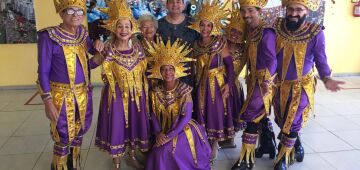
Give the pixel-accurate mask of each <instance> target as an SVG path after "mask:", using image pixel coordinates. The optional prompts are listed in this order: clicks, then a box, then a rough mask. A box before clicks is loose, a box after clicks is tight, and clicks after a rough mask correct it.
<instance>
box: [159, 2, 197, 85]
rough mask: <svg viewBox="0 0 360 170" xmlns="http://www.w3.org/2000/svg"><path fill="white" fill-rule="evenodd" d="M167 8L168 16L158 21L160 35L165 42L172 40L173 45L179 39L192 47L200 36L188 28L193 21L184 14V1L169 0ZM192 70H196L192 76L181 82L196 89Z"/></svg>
mask: <svg viewBox="0 0 360 170" xmlns="http://www.w3.org/2000/svg"><path fill="white" fill-rule="evenodd" d="M166 8H167V9H168V13H167V15H166V16H165V17H163V18H161V19H159V21H158V22H159V28H158V30H157V32H158V34H159V35H160V36H161V38H162V39H163V40H164V41H165V42H166V41H167V40H168V39H170V41H171V43H173V42H174V41H175V40H176V39H177V38H179V39H181V40H182V41H184V42H186V43H188V44H189V45H192V44H193V43H194V41H195V40H196V39H197V38H198V37H199V34H198V33H197V32H196V31H195V30H192V29H190V28H188V26H189V25H190V22H191V21H192V20H193V19H192V18H190V17H188V16H186V15H185V14H183V13H182V12H183V11H184V9H185V4H184V0H167V1H166ZM188 66H189V65H188ZM189 67H190V66H189ZM192 70H194V69H193V68H192V67H191V69H190V71H189V73H190V75H189V76H186V77H182V78H180V80H181V81H183V82H185V83H187V84H188V85H190V86H192V87H194V80H193V77H194V71H192Z"/></svg>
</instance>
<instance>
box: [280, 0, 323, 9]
mask: <svg viewBox="0 0 360 170" xmlns="http://www.w3.org/2000/svg"><path fill="white" fill-rule="evenodd" d="M292 3H297V4H301V5H304V6H305V7H306V8H308V9H309V10H311V11H316V10H318V9H319V7H320V4H321V0H282V5H283V6H284V7H285V6H288V5H289V4H292Z"/></svg>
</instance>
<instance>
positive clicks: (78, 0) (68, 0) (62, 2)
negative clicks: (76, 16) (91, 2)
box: [54, 0, 86, 13]
mask: <svg viewBox="0 0 360 170" xmlns="http://www.w3.org/2000/svg"><path fill="white" fill-rule="evenodd" d="M54 5H55V9H56V13H59V12H61V11H63V10H64V9H66V8H68V7H78V8H81V9H82V10H84V12H85V11H86V0H54Z"/></svg>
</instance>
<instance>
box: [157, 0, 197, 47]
mask: <svg viewBox="0 0 360 170" xmlns="http://www.w3.org/2000/svg"><path fill="white" fill-rule="evenodd" d="M166 8H167V9H168V13H167V15H166V16H165V17H163V18H161V19H159V28H158V34H160V35H161V37H162V38H163V40H164V41H165V42H166V40H167V39H168V38H169V37H170V41H171V42H174V41H175V40H176V39H177V38H180V39H182V40H183V41H185V42H187V43H190V44H192V43H193V42H194V41H195V39H197V38H198V37H199V34H198V33H197V32H196V31H194V30H192V29H190V28H188V25H190V22H191V21H192V20H193V19H192V18H190V17H188V16H186V15H185V14H183V13H182V12H183V11H184V9H185V4H184V0H167V1H166Z"/></svg>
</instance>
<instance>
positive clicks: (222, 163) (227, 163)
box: [212, 160, 236, 170]
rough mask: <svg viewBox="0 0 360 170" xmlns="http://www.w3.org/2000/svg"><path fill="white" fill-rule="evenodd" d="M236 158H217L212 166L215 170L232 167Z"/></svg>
mask: <svg viewBox="0 0 360 170" xmlns="http://www.w3.org/2000/svg"><path fill="white" fill-rule="evenodd" d="M235 162H236V160H217V161H216V162H215V164H214V166H213V167H212V169H213V170H226V169H231V167H232V166H233V164H234V163H235Z"/></svg>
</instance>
